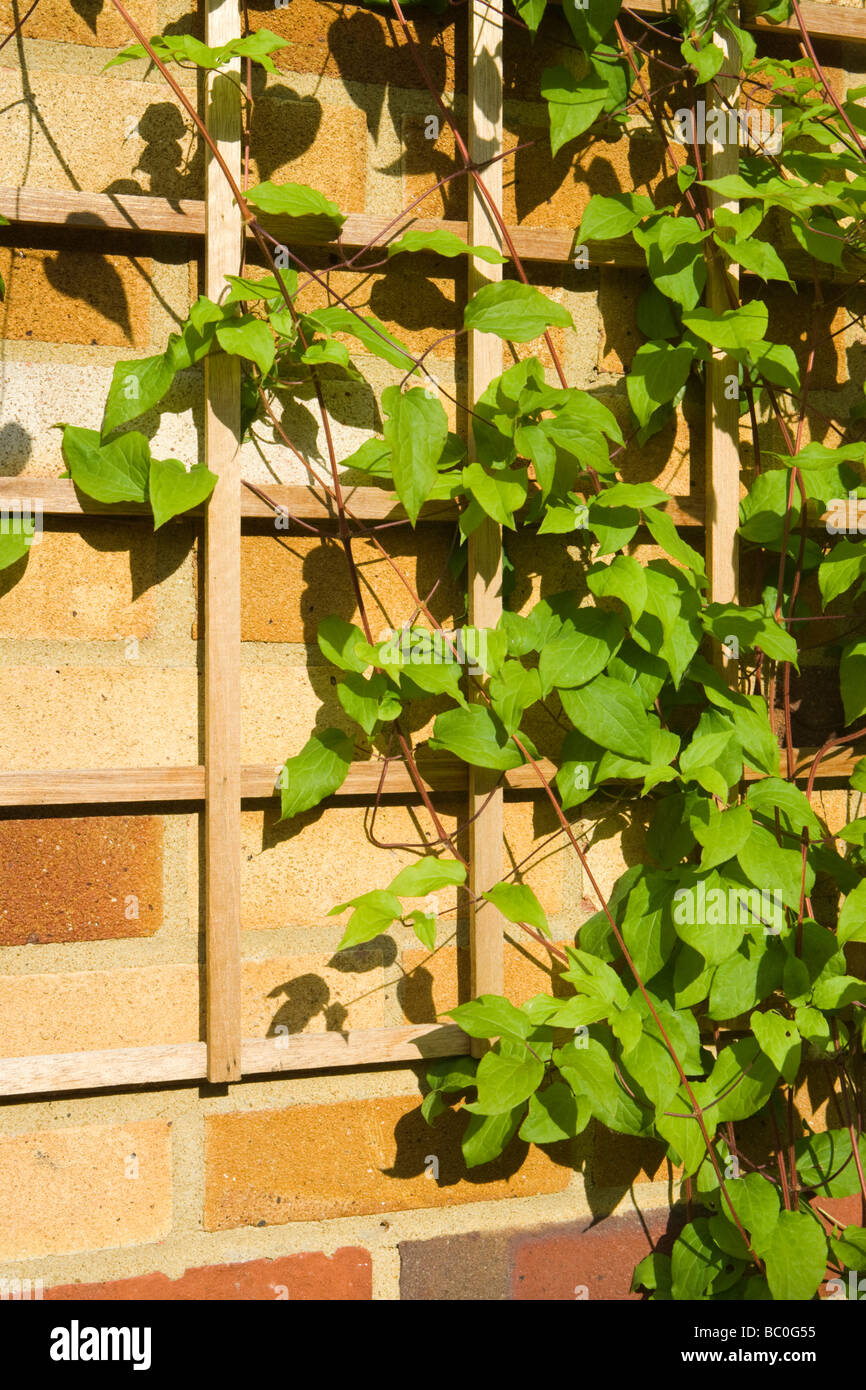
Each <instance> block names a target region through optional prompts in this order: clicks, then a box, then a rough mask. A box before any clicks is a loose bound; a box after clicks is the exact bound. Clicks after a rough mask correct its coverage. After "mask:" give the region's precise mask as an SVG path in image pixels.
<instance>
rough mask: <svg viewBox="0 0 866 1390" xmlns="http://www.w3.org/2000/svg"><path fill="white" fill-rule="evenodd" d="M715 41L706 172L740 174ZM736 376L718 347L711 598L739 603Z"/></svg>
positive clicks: (729, 60)
mask: <svg viewBox="0 0 866 1390" xmlns="http://www.w3.org/2000/svg"><path fill="white" fill-rule="evenodd" d="M714 42H715V43H716V44H718V46H719V47H720V48H724V49H725V60H724V62H723V64H722V67H721V68H720V70H719V73H718V76H717V77H716V80H715V84H712V83H710V84H708V86H707V88H706V118H707V140H706V147H705V148H706V165H705V170H704V176H705V177H706V178H708V179H719V178H724V177H725V176H726V175H728V174H736V172H737V169H738V165H739V141H738V139H735V140H731V139H730V138H729V137H730V135H731V134H732V133H733V132H732V131H731V129H730V127H731V125H732V124H733V122H732V121H731V120H730V118H729V111H730V109H731V108H734V109H736V108H737V106H738V102H739V89H738V84H737V80H736V77H735V76H733V75H732V74H734V73H736V72H737V70H738V66H739V53H738V50H737V45H736V43H735V41H734V39H733V38H732V37H731V36H730V35H721V34H716V35H715V36H714ZM723 98H724V99H723ZM725 103H727V105H726V104H725ZM714 110H719V111H721V112H722V114H723V115H724V117H725V119H724V122H723V124H722V131H720V132H717V131H715V130H714V129H713V121H712V115H713V112H714ZM738 133H739V132H737V134H738ZM717 134H722V138H721V139H715V138H713V137H714V136H715V135H717ZM707 198H708V202H709V206H710V209H711V210H712V211H714V212H715V211H716V210H718V209H719V208H721V207H725V208H731V209H733V210H736V208H737V206H738V204H737V203H736V202H732V201H731V200H730V199H725V198H722V197H721V196H720V195H719V194H717V193H714V192H711V191H708V193H707ZM720 230H721V229H720ZM726 275H728V276H729V275H730V272H728V271H726V270H725V269H724V268H723V266H722V264H721V262H720V260H719V259H718V258H716V257H714V258H713V261H712V263H711V268H710V273H709V277H708V281H707V294H706V302H707V305H708V307H709V308H711V309H712V310H714V311H715V312H720V311H722V310H725V309H730V308H731V300H730V298H729V296H728V292H727V284H726ZM730 283H733V284H736V277H735V276H732V277H730ZM736 377H737V364H736V362H735V361H734V360H733V359H732V358H731V357H728V356H727V355H726V354H725V353H723V352H721V351H719V350H718V349H715V348H714V349H713V357H712V361H711V362H710V363H708V365H707V378H706V380H707V394H706V412H707V420H706V440H707V460H706V498H707V510H706V528H707V575H708V577H709V581H710V599H711V601H712V602H713V603H735V602H736V600H737V593H738V588H739V584H738V578H739V576H738V568H739V567H738V543H737V526H738V524H739V498H740V403H739V399H738V397H737V394H736V391H735V390H734V389H732V380H731V379H732V378H733V381H736ZM717 658H718V661H719V663H720V665H722V666H723V667H726V668H727V670H728V674H729V678H730V679H732V680H733V679H734V673H735V671H736V663H735V662H729V661H727V660H726V659H725V656H724V654H723V653H722V652H721V650H720V649H719V651H718V653H717Z"/></svg>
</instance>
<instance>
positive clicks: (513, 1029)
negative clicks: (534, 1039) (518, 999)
mask: <svg viewBox="0 0 866 1390" xmlns="http://www.w3.org/2000/svg"><path fill="white" fill-rule="evenodd" d="M448 1017H449V1018H453V1019H454V1022H455V1023H456V1024H458V1025H459V1026H460V1027H461V1028H462V1029H463V1032H464V1033H468V1034H469V1036H470V1038H511V1039H514V1040H516V1041H517V1042H522V1041H524V1039H525V1038H527V1037H528V1036H529V1033H530V1032H531V1031H532V1023H531V1021H530V1020H529V1019H528V1018H527V1016H526V1014H524V1013H521V1011H520V1009H516V1008H515V1007H514V1005H513V1004H510V1003H509V1002H508V1000H507V999H504V998H503V997H502V996H501V995H499V994H481V995H479V997H478V998H477V999H473V1000H472V1001H471V1003H469V1004H458V1005H457V1007H456V1008H455V1009H450V1010H449V1011H448Z"/></svg>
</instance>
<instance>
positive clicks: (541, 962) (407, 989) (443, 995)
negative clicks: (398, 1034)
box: [397, 937, 562, 1023]
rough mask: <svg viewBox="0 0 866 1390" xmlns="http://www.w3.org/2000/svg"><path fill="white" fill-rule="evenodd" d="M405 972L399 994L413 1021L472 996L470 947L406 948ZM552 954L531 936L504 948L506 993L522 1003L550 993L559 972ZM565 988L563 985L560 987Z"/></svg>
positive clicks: (432, 1016)
mask: <svg viewBox="0 0 866 1390" xmlns="http://www.w3.org/2000/svg"><path fill="white" fill-rule="evenodd" d="M402 964H403V969H404V971H405V972H406V973H405V975H404V977H403V979H402V980H401V981H400V984H399V985H398V987H397V996H398V998H399V1000H400V1002H401V1004H402V1006H403V1011H404V1013H405V1015H406V1017H407V1019H408V1020H409V1021H410V1022H411V1023H432V1022H433V1021H434V1019H435V1018H436V1017H437V1015H439V1014H443V1013H445V1011H446V1010H447V1009H452V1008H453V1007H454V1006H455V1005H456V1004H458V1003H465V1002H466V1000H467V999H471V997H472V995H471V993H470V984H469V980H470V975H469V951H468V949H464V948H459V949H454V948H453V947H445V948H443V949H441V950H439V951H436V952H434V953H433V954H432V955H431V953H430V952H429V951H425V950H413V951H404V952H403V955H402ZM550 967H551V958H550V956H548V954H547V952H546V951H545V950H544V949H543V947H541V946H536V944H535V942H534V941H532V940H530V939H529V938H528V937H527V938H526V940H525V942H524V941H521V942H520V944H519V945H512V944H510V943H509V944H507V945H506V948H505V994H506V995H507V997H508V998H509V999H511V1000H513V1002H514V1003H515V1004H523V1003H525V1002H526V1000H527V999H530V998H531V997H532V996H533V995H534V994H549V993H550V992H551V988H552V982H553V980H554V974H555V973H558V972H556V969H555V966H554V974H552V973H551V968H550ZM560 992H562V987H561V988H560Z"/></svg>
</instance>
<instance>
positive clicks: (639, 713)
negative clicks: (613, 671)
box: [560, 676, 653, 760]
mask: <svg viewBox="0 0 866 1390" xmlns="http://www.w3.org/2000/svg"><path fill="white" fill-rule="evenodd" d="M560 698H561V700H562V705H563V709H564V710H565V712H566V714H567V715H568V718H569V719H570V720H571V722H572V724H573V725H574V726H575V728H577V729H579V730H580V732H581V733H582V734H585V735H586V737H587V738H591V739H593V740H594V741H595V742H596V743H600V744H601V745H602V747H604V748H610V749H612V750H613V752H615V753H621V754H623V756H624V757H627V758H637V759H639V760H643V759H644V757H645V755H646V753H647V752H648V751H649V743H650V737H651V734H652V728H653V726H652V724H651V723H650V721H649V719H648V717H647V714H646V711H645V710H644V707H643V705H642V704H641V701H640V698H639V697H638V695H637V694H636V693H635V691H634V689H633V688H632V687H631V686H628V685H625V684H624V683H623V682H622V681H617V680H612V679H611V678H610V676H596V677H595V678H594V679H593V680H592V681H590V683H589V684H588V685H585V686H582V687H581V688H580V689H579V690H563V691H562V693H561V696H560Z"/></svg>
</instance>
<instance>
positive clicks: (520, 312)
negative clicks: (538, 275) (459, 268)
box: [463, 280, 573, 343]
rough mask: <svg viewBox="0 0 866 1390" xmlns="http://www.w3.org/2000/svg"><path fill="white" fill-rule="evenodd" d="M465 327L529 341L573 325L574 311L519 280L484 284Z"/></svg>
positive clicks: (468, 309)
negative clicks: (548, 332)
mask: <svg viewBox="0 0 866 1390" xmlns="http://www.w3.org/2000/svg"><path fill="white" fill-rule="evenodd" d="M463 323H464V325H465V327H466V328H469V329H474V330H475V331H476V332H479V333H495V334H496V335H497V337H499V338H506V339H508V341H509V342H514V343H528V342H530V341H531V339H533V338H539V337H540V336H541V334H542V333H544V331H545V329H547V328H550V327H551V326H552V325H556V326H557V327H560V328H571V327H572V326H573V325H572V321H571V314H570V313H569V312H568V310H567V309H565V308H563V306H562V305H561V304H555V303H554V301H553V300H552V299H549V298H548V296H547V295H546V294H542V292H541V290H537V289H535V288H534V286H532V285H524V284H522V283H521V282H519V281H516V280H502V281H500V282H499V283H498V284H495V285H485V286H484V288H483V289H480V290H479V291H478V293H477V294H475V295H473V297H472V298H471V299H470V301H469V303H468V304H467V305H466V310H465V313H464V315H463Z"/></svg>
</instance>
